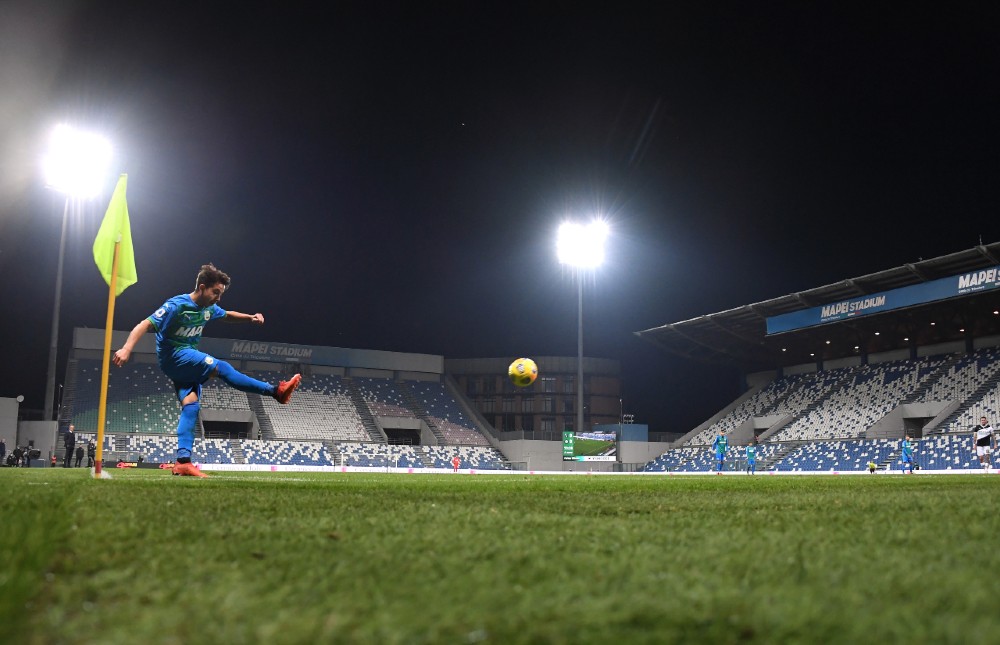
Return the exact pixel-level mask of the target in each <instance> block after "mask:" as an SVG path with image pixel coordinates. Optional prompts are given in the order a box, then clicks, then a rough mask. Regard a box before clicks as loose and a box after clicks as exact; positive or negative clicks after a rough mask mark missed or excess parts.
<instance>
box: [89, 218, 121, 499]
mask: <svg viewBox="0 0 1000 645" xmlns="http://www.w3.org/2000/svg"><path fill="white" fill-rule="evenodd" d="M121 243H122V236H121V234H120V233H119V234H118V239H116V240H115V258H114V261H113V263H112V270H111V280H110V281H109V284H108V318H107V322H106V323H105V325H104V359H103V361H102V365H101V401H100V404H99V405H98V408H97V453H96V454H95V456H94V478H95V479H100V478H101V465H102V460H103V459H104V423H105V421H106V420H107V411H108V377H109V376H110V374H109V372H110V370H111V330H112V329H113V328H114V320H115V283H116V282H117V278H118V250H119V247H121V245H122V244H121Z"/></svg>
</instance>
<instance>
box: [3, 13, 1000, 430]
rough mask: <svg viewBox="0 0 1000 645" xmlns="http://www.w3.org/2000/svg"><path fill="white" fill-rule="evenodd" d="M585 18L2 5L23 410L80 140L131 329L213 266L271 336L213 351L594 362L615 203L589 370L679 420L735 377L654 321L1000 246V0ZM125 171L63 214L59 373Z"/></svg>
mask: <svg viewBox="0 0 1000 645" xmlns="http://www.w3.org/2000/svg"><path fill="white" fill-rule="evenodd" d="M579 4H580V3H569V2H567V3H528V4H520V3H510V2H504V3H470V2H455V3H448V2H441V3H399V4H394V3H381V2H380V3H346V4H341V5H337V6H330V4H329V3H315V4H309V3H306V4H300V3H295V2H284V3H266V4H263V5H261V6H256V5H254V6H253V7H251V5H250V4H248V3H185V2H175V3H170V4H158V3H119V2H63V3H59V2H52V3H48V2H47V3H30V2H7V3H4V4H3V5H0V88H2V92H0V133H2V134H0V137H2V139H0V276H2V278H3V280H2V287H0V289H2V291H0V302H2V303H3V314H2V316H0V339H2V340H3V344H4V361H3V365H4V367H3V369H2V370H0V396H16V395H18V394H24V395H25V397H26V400H25V403H24V404H23V405H24V406H25V407H27V408H41V407H42V401H43V397H44V389H45V373H46V366H47V357H48V339H49V329H50V327H49V325H50V324H51V323H50V321H51V316H52V305H53V291H54V285H55V273H56V271H55V266H56V259H57V255H58V246H59V232H60V225H61V216H62V209H63V198H62V197H61V196H60V195H57V194H53V193H52V192H51V191H47V190H46V189H45V188H44V186H43V185H42V184H43V181H42V178H41V174H40V172H39V165H38V164H39V158H40V155H41V154H42V152H43V150H44V146H45V138H46V135H47V132H48V130H49V129H50V128H51V126H52V125H53V124H55V123H57V122H59V121H66V122H70V123H74V124H77V125H79V126H81V127H87V128H91V129H95V130H99V131H101V132H103V133H104V134H105V135H106V136H107V137H108V138H109V139H110V140H111V141H112V142H113V144H114V146H115V150H116V160H115V168H114V170H115V172H127V173H128V174H129V190H128V203H129V211H130V215H131V224H132V231H133V241H134V245H135V253H136V262H137V265H138V273H139V283H138V284H137V285H135V286H133V287H131V288H130V289H128V290H127V291H125V293H124V294H123V295H122V296H121V297H120V298H119V300H118V305H117V310H116V318H115V327H116V328H117V329H122V330H127V329H130V328H131V327H132V326H133V325H134V324H135V323H136V322H137V321H138V320H140V319H141V318H143V317H145V316H146V315H148V314H149V313H150V312H152V311H153V310H154V309H155V308H156V307H157V306H159V304H160V303H162V302H163V301H164V300H165V299H166V298H167V297H169V296H172V295H175V294H178V293H182V292H187V291H190V290H191V288H192V287H193V281H194V277H195V274H196V272H197V269H198V266H199V265H201V264H202V263H203V262H207V261H212V262H214V263H215V264H216V265H218V266H219V267H220V268H222V269H223V270H225V271H227V272H228V273H230V274H231V275H232V277H233V285H232V288H231V289H230V291H229V292H228V293H227V294H226V295H225V297H224V298H223V301H222V303H221V304H222V306H223V307H226V308H231V309H235V310H238V311H244V312H248V313H253V312H258V311H259V312H262V313H263V314H264V315H265V317H266V319H267V324H266V325H265V326H263V327H262V328H255V327H249V326H242V327H228V326H225V325H222V324H220V325H217V326H212V327H209V328H208V329H207V330H206V333H207V335H210V336H223V337H233V338H249V339H262V340H271V341H277V342H287V343H299V344H306V345H332V346H339V347H353V348H364V349H379V350H390V351H400V352H420V353H431V354H441V355H444V356H445V357H448V358H461V357H484V356H507V357H510V358H514V357H516V356H520V355H527V356H532V355H568V356H573V355H575V354H576V332H577V326H576V325H577V321H576V306H577V292H576V287H575V283H574V278H573V274H571V273H569V272H567V271H566V270H563V269H562V268H561V267H560V266H559V264H558V263H557V261H556V257H555V231H556V228H557V226H558V224H559V222H560V221H562V220H563V219H565V218H567V217H574V218H584V217H585V218H589V217H592V216H596V215H599V216H602V217H604V218H606V219H607V220H608V221H609V222H610V225H611V227H612V238H611V240H610V242H609V246H608V250H607V255H608V259H607V262H606V263H605V265H604V266H602V267H601V268H600V269H598V270H597V271H595V272H594V273H593V274H592V275H589V276H587V281H586V288H585V293H584V313H585V320H584V329H585V338H584V353H585V354H586V355H588V356H600V357H608V358H617V359H620V360H621V361H622V365H623V371H624V408H625V411H626V412H630V413H633V414H635V416H636V421H637V422H640V423H649V424H650V425H651V428H652V429H653V430H660V431H685V430H688V429H690V428H691V427H693V426H694V425H696V424H697V423H700V422H701V421H703V420H704V419H706V418H707V417H708V416H710V415H711V414H712V413H714V412H715V411H716V410H717V409H718V408H720V407H722V406H723V405H724V404H725V403H727V402H728V401H729V400H731V399H732V398H733V397H734V396H735V395H736V394H737V392H738V391H739V375H738V373H737V372H736V371H735V369H726V368H719V367H717V366H706V365H699V364H692V363H690V362H685V361H683V360H681V359H679V358H674V357H672V356H670V355H667V354H664V353H663V352H661V351H660V350H658V349H656V348H655V347H653V346H652V345H649V344H647V343H645V342H644V341H641V340H639V339H637V338H635V337H634V336H633V334H632V332H635V331H638V330H642V329H647V328H650V327H654V326H658V325H662V324H666V323H671V322H677V321H680V320H685V319H688V318H692V317H696V316H699V315H704V314H709V313H714V312H717V311H721V310H725V309H729V308H733V307H738V306H741V305H744V304H748V303H752V302H756V301H760V300H765V299H768V298H773V297H778V296H781V295H785V294H787V293H790V292H793V291H797V290H802V289H808V288H810V287H816V286H821V285H824V284H829V283H832V282H835V281H838V280H842V279H845V278H850V277H854V276H859V275H864V274H867V273H872V272H875V271H879V270H882V269H887V268H891V267H894V266H898V265H900V264H903V263H906V262H912V261H915V260H918V259H920V258H930V257H935V256H938V255H943V254H947V253H951V252H955V251H958V250H963V249H968V248H971V247H973V246H975V245H976V244H978V243H979V242H980V241H983V242H992V241H996V240H997V239H1000V235H998V233H1000V232H998V225H997V222H996V220H997V216H998V209H997V204H998V198H1000V184H998V177H1000V174H998V171H1000V157H998V155H1000V146H998V144H1000V131H998V115H1000V91H998V89H997V88H998V84H997V79H998V78H1000V74H998V72H1000V48H998V47H997V37H996V34H997V33H998V28H1000V20H998V18H1000V9H998V7H1000V5H997V4H996V3H987V2H976V3H962V2H959V3H949V4H947V5H938V6H936V7H933V6H929V5H926V4H925V3H917V6H909V5H906V4H902V3H900V4H898V5H896V4H886V3H841V2H838V3H808V4H807V3H799V2H788V3H784V2H769V3H747V2H699V3H695V2H691V3H672V4H671V6H669V7H664V6H660V4H659V3H613V4H607V5H595V4H593V3H585V4H586V5H587V6H586V8H581V6H578V5H579ZM114 180H115V177H114V176H111V177H109V178H108V186H107V189H106V191H104V192H103V193H102V196H101V197H100V198H98V199H96V200H94V201H93V202H91V203H89V204H87V205H85V207H84V208H83V209H82V212H81V213H80V214H79V216H75V217H74V218H73V219H72V221H71V224H70V230H69V235H68V239H67V250H66V269H65V278H64V280H65V282H64V290H63V306H62V315H61V331H62V333H61V335H60V362H59V379H58V381H59V382H61V381H62V374H63V370H64V359H65V356H66V353H67V352H68V348H69V343H70V333H71V329H72V328H73V327H74V326H89V327H96V328H101V327H103V325H104V318H105V310H106V301H107V287H106V285H104V283H103V281H102V280H101V278H100V277H99V275H98V273H97V269H96V268H95V266H94V263H93V259H92V256H91V245H92V243H93V238H94V235H95V234H96V231H97V227H98V224H99V221H100V218H101V217H102V216H103V213H104V209H105V208H106V206H107V200H108V198H109V197H110V192H111V189H112V187H113V184H114ZM542 367H543V369H544V366H542Z"/></svg>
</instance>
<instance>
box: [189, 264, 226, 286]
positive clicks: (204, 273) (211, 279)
mask: <svg viewBox="0 0 1000 645" xmlns="http://www.w3.org/2000/svg"><path fill="white" fill-rule="evenodd" d="M230 282H232V280H230V279H229V276H228V275H227V274H226V272H225V271H220V270H218V269H217V268H215V265H214V264H212V263H211V262H209V263H208V264H203V265H201V269H200V270H199V271H198V279H197V280H196V281H195V283H194V289H195V291H197V290H198V287H200V286H201V285H205V286H206V287H214V286H215V285H217V284H222V285H224V286H225V287H226V288H227V289H228V288H229V283H230Z"/></svg>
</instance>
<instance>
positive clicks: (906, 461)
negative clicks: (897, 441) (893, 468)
mask: <svg viewBox="0 0 1000 645" xmlns="http://www.w3.org/2000/svg"><path fill="white" fill-rule="evenodd" d="M899 449H900V453H901V455H900V470H902V471H903V472H905V473H906V474H908V475H912V474H913V443H912V442H910V436H909V435H906V436H905V437H903V443H902V444H901V445H900V447H899Z"/></svg>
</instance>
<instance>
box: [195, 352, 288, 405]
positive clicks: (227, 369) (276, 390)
mask: <svg viewBox="0 0 1000 645" xmlns="http://www.w3.org/2000/svg"><path fill="white" fill-rule="evenodd" d="M212 374H213V375H214V376H218V377H219V378H221V379H222V380H223V381H224V382H225V383H226V384H227V385H229V386H230V387H234V388H236V389H237V390H239V391H241V392H251V393H253V394H261V395H264V396H270V397H274V398H275V399H277V400H278V402H279V403H288V400H289V399H290V398H291V397H292V392H294V391H295V388H297V387H298V386H299V383H301V382H302V377H301V376H300V375H298V374H296V375H295V376H293V377H292V378H290V379H288V380H287V381H281V382H280V383H278V384H277V385H271V384H270V383H265V382H264V381H258V380H257V379H255V378H252V377H250V376H247V375H246V374H244V373H243V372H240V371H239V370H237V369H236V368H235V367H233V366H232V365H230V364H229V363H227V362H226V361H217V362H216V367H215V369H214V370H213V371H212Z"/></svg>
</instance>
